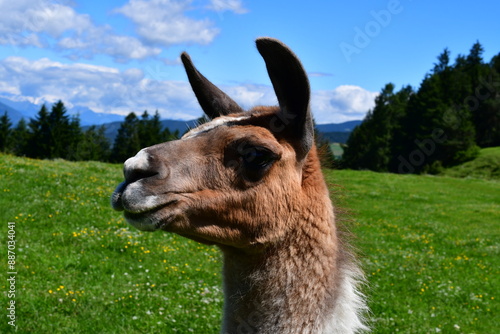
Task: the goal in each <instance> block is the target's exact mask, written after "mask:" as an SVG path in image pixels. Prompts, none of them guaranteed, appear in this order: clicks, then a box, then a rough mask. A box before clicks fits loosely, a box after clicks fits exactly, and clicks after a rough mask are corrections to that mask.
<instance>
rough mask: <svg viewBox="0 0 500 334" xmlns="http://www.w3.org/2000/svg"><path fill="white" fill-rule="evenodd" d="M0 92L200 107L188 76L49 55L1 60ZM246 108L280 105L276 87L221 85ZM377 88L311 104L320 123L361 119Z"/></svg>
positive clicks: (192, 111) (185, 115)
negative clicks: (172, 76) (63, 60)
mask: <svg viewBox="0 0 500 334" xmlns="http://www.w3.org/2000/svg"><path fill="white" fill-rule="evenodd" d="M0 77H2V78H4V79H3V82H2V83H1V84H0V96H9V97H10V96H16V98H17V100H26V101H31V102H35V103H43V102H47V103H53V102H55V101H57V100H59V99H61V100H62V101H63V102H64V103H65V104H66V105H67V106H68V107H69V108H71V107H73V106H85V107H88V108H90V109H92V110H94V111H96V112H104V113H118V114H122V115H125V114H128V113H129V112H131V111H135V112H138V113H140V112H142V111H144V110H148V111H151V112H153V111H155V110H158V111H159V112H160V114H161V116H162V117H163V118H170V119H184V120H189V119H194V118H197V117H199V116H201V113H202V111H201V109H200V107H199V105H198V103H197V101H196V98H195V96H194V94H193V92H192V90H191V87H190V86H189V84H188V82H187V80H186V81H182V82H181V81H171V80H166V79H165V78H160V77H159V78H157V79H148V78H146V77H145V75H144V71H143V70H142V69H138V68H131V69H127V70H124V71H120V70H118V69H116V68H112V67H106V66H95V65H88V64H82V63H72V64H64V63H61V62H56V61H51V60H49V59H47V58H43V59H39V60H35V61H32V60H28V59H26V58H22V57H9V58H6V59H3V60H0ZM220 88H221V89H222V90H223V91H225V92H226V93H227V94H228V95H229V96H231V97H232V98H233V99H234V100H235V101H236V102H238V103H239V104H240V105H241V106H242V107H244V108H245V109H249V108H251V107H253V106H256V105H277V99H276V96H275V94H274V91H273V88H272V87H271V86H266V85H250V84H239V85H231V86H220ZM376 95H377V93H374V92H369V91H367V90H365V89H363V88H361V87H357V86H340V87H337V88H336V89H334V90H329V91H326V90H323V91H313V93H312V97H311V110H312V111H313V114H314V117H315V119H316V121H317V122H318V123H320V124H321V123H340V122H344V121H348V120H354V119H362V118H363V117H364V116H365V114H366V112H367V111H368V110H369V109H370V108H373V106H374V98H375V96H376Z"/></svg>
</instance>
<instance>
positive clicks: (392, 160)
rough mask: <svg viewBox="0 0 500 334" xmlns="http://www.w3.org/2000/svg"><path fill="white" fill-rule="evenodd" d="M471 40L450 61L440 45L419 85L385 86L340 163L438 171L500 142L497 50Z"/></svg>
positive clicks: (499, 59)
mask: <svg viewBox="0 0 500 334" xmlns="http://www.w3.org/2000/svg"><path fill="white" fill-rule="evenodd" d="M482 54H483V47H482V46H481V44H480V43H479V42H477V43H475V44H474V45H473V46H472V48H471V50H470V52H469V54H468V55H467V56H463V55H459V56H458V57H457V58H456V59H455V62H454V63H453V64H450V52H449V51H448V49H445V50H444V51H443V53H441V54H440V55H439V56H438V58H437V59H438V62H437V63H436V64H434V68H433V69H432V70H431V72H430V73H428V74H427V75H426V76H425V78H424V79H423V81H422V83H421V84H420V87H419V88H418V89H417V90H414V89H413V88H412V87H410V86H406V87H403V88H402V89H401V90H399V91H396V90H395V87H394V85H393V84H391V83H389V84H387V85H386V86H385V87H384V88H383V89H382V91H381V92H380V95H378V96H377V98H376V100H375V107H374V108H373V110H370V111H369V112H368V114H367V116H366V118H365V119H364V121H363V123H361V124H360V125H359V126H358V127H356V128H355V129H354V130H353V132H352V134H351V136H350V137H349V139H348V141H347V143H346V147H345V148H344V154H343V156H342V165H343V166H344V167H346V168H351V169H369V170H373V171H380V172H395V173H438V172H439V171H440V170H441V169H442V168H443V167H449V166H454V165H457V164H460V163H463V162H465V161H467V160H470V159H473V158H475V157H476V156H477V154H478V152H479V148H482V147H491V146H500V54H498V55H496V56H494V57H493V58H492V59H491V61H490V62H488V63H487V62H485V61H484V60H483V57H482Z"/></svg>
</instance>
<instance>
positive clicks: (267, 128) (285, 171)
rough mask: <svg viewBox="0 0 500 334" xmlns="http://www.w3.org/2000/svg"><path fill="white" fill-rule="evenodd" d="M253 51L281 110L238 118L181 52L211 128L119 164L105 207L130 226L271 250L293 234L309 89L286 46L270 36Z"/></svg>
mask: <svg viewBox="0 0 500 334" xmlns="http://www.w3.org/2000/svg"><path fill="white" fill-rule="evenodd" d="M256 43H257V49H258V50H259V52H260V54H261V55H262V57H263V58H264V61H265V63H266V66H267V70H268V73H269V76H270V78H271V82H272V84H273V87H274V90H275V93H276V96H277V98H278V103H279V106H276V107H256V108H253V109H251V110H249V111H246V112H245V111H243V110H242V108H241V107H240V106H239V105H238V104H237V103H236V102H234V101H233V100H232V99H231V98H230V97H229V96H227V95H226V94H225V93H224V92H222V91H221V90H220V89H219V88H217V87H216V86H215V85H213V84H212V83H211V82H210V81H208V80H207V79H206V78H205V77H204V76H203V75H202V74H201V73H200V72H198V70H197V69H196V68H195V67H194V65H193V63H192V62H191V59H190V58H189V56H188V55H187V54H186V53H184V54H182V56H181V59H182V62H183V64H184V67H185V69H186V72H187V75H188V78H189V82H190V84H191V86H192V88H193V91H194V93H195V95H196V97H197V99H198V101H199V103H200V105H201V107H202V109H203V110H204V112H205V114H206V115H207V116H208V117H209V118H210V119H211V121H210V122H208V123H205V124H202V125H200V126H199V127H197V128H195V129H192V130H190V131H189V132H187V133H186V134H185V135H184V136H183V137H182V138H181V139H179V140H176V141H171V142H166V143H162V144H158V145H154V146H151V147H147V148H144V149H142V150H141V151H140V152H139V153H137V155H136V156H134V157H132V158H130V159H128V160H127V161H126V162H125V165H124V176H125V181H124V182H123V183H121V184H120V185H119V186H118V187H117V188H116V190H115V192H114V193H113V196H112V205H113V207H114V208H115V209H116V210H123V211H124V215H125V218H126V219H127V221H128V222H129V223H130V224H131V225H133V226H135V227H137V228H138V229H140V230H146V231H154V230H165V231H169V232H174V233H177V234H179V235H182V236H185V237H188V238H191V239H194V240H197V241H200V242H204V243H215V244H218V245H221V246H223V245H226V246H234V247H239V248H252V249H255V248H256V247H260V246H265V245H266V244H269V243H273V242H279V240H280V239H281V238H282V237H283V235H284V234H286V232H287V231H289V230H291V229H294V228H295V227H294V226H288V225H289V224H288V223H287V222H289V221H291V220H290V219H289V218H290V217H291V216H292V215H296V214H298V211H302V212H303V209H304V208H302V209H300V203H301V196H303V195H302V194H303V189H302V186H303V180H304V179H305V177H306V176H307V175H306V174H307V173H309V171H308V170H309V169H310V168H308V167H307V165H308V164H307V163H306V162H307V157H308V155H309V152H310V150H311V148H312V146H313V145H314V144H313V142H314V138H313V137H314V135H313V133H314V131H313V124H312V117H311V114H310V111H309V96H310V90H309V82H308V79H307V76H306V73H305V71H304V69H303V67H302V65H301V63H300V61H299V60H298V58H297V57H296V56H295V55H294V54H293V53H292V51H290V50H289V49H288V48H287V47H286V46H285V45H284V44H282V43H281V42H279V41H277V40H274V39H270V38H260V39H258V40H257V42H256Z"/></svg>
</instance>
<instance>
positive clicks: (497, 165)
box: [442, 147, 500, 180]
mask: <svg viewBox="0 0 500 334" xmlns="http://www.w3.org/2000/svg"><path fill="white" fill-rule="evenodd" d="M442 175H447V176H453V177H468V178H482V179H495V180H500V147H490V148H484V149H482V150H481V151H480V153H479V156H478V157H477V158H476V159H474V160H471V161H468V162H466V163H464V164H461V165H459V166H455V167H452V168H449V169H446V170H444V171H443V173H442Z"/></svg>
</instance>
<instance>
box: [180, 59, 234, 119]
mask: <svg viewBox="0 0 500 334" xmlns="http://www.w3.org/2000/svg"><path fill="white" fill-rule="evenodd" d="M181 60H182V63H183V64H184V68H185V70H186V73H187V76H188V79H189V83H190V84H191V87H192V88H193V91H194V94H195V95H196V98H197V99H198V102H199V103H200V106H201V108H202V109H203V111H204V112H205V114H206V115H207V116H208V117H210V119H213V118H215V117H218V116H222V115H227V114H232V113H239V112H243V109H241V107H240V106H239V105H238V104H237V103H236V102H234V101H233V99H231V98H230V97H229V96H227V95H226V93H224V92H223V91H222V90H220V89H219V88H217V87H216V86H215V85H214V84H213V83H211V82H210V81H208V79H207V78H205V77H204V76H203V75H202V74H201V73H200V72H198V70H197V69H196V67H194V65H193V62H192V61H191V58H190V57H189V55H188V54H187V53H186V52H183V53H182V54H181Z"/></svg>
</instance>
